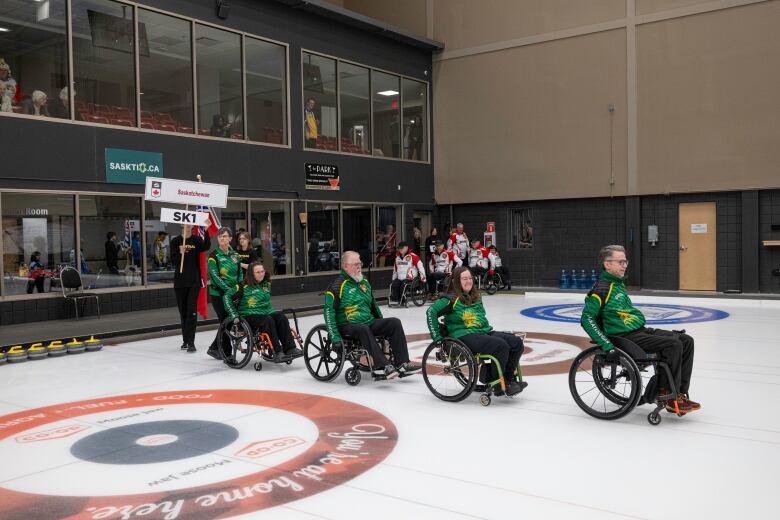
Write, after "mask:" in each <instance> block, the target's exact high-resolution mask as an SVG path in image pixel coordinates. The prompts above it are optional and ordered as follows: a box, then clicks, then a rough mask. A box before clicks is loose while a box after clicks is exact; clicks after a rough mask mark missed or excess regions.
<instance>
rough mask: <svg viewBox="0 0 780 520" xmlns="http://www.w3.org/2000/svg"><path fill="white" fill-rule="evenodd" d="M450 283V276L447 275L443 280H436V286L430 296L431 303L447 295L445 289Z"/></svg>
mask: <svg viewBox="0 0 780 520" xmlns="http://www.w3.org/2000/svg"><path fill="white" fill-rule="evenodd" d="M428 276H430V275H428ZM451 281H452V275H451V274H449V273H448V274H447V276H445V277H444V278H441V279H439V280H436V285H435V286H434V290H433V293H431V295H430V299H431V301H433V300H437V299H439V298H440V297H442V296H444V295H445V294H446V293H447V289H448V288H449V286H450V282H451Z"/></svg>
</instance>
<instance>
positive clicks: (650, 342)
mask: <svg viewBox="0 0 780 520" xmlns="http://www.w3.org/2000/svg"><path fill="white" fill-rule="evenodd" d="M623 337H624V338H626V339H629V340H631V341H633V342H634V343H636V344H637V345H639V347H640V348H641V349H642V350H644V351H645V352H649V353H651V354H655V353H657V354H658V355H659V357H660V358H661V359H662V360H663V361H665V362H666V363H667V364H668V365H669V370H671V372H672V377H673V378H674V386H675V387H677V391H678V392H679V393H681V394H687V393H688V388H689V387H690V386H691V372H692V371H693V338H692V337H690V336H689V335H687V334H679V333H677V332H672V331H670V330H662V329H651V328H649V327H642V328H641V329H638V330H635V331H632V332H629V333H628V334H624V335H623ZM666 379H667V378H666V374H665V373H664V372H663V371H659V375H658V384H659V385H660V386H661V387H663V388H669V383H668V381H667V380H666Z"/></svg>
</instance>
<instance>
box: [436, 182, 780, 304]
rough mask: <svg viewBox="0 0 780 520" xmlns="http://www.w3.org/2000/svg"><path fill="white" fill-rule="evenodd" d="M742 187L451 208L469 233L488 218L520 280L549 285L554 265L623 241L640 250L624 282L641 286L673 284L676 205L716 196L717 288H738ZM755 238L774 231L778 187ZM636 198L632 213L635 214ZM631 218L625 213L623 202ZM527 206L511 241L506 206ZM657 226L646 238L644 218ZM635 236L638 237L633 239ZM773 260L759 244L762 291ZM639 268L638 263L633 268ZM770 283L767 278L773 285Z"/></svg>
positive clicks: (590, 264)
mask: <svg viewBox="0 0 780 520" xmlns="http://www.w3.org/2000/svg"><path fill="white" fill-rule="evenodd" d="M741 200H742V198H741V192H720V193H697V194H678V195H652V196H643V197H634V198H631V199H626V198H624V197H616V198H612V199H610V198H596V199H581V200H558V201H529V202H504V203H493V204H465V205H457V206H454V208H453V215H454V219H453V220H454V221H455V222H463V224H464V225H465V228H466V232H467V233H468V234H469V236H470V237H473V236H475V234H476V235H478V236H480V237H481V236H482V231H483V230H484V228H485V223H486V222H488V221H495V222H496V226H497V232H498V243H499V245H500V246H502V247H503V250H504V253H503V257H504V259H505V261H506V263H508V264H509V266H510V269H511V271H512V276H513V281H514V282H515V283H516V284H517V285H521V286H556V285H558V280H559V278H560V274H561V269H567V270H568V269H576V270H577V272H579V270H580V269H586V272H588V273H589V272H590V269H592V268H594V267H596V266H595V263H596V262H595V257H596V254H597V252H598V250H599V248H600V247H601V246H603V245H605V244H622V245H624V246H626V247H627V249H628V251H629V252H631V251H632V250H633V251H635V252H634V254H633V256H636V252H637V251H638V252H641V254H640V257H641V258H640V259H639V261H638V262H637V261H636V259H634V260H635V261H634V262H633V263H632V264H631V265H629V269H628V276H629V283H631V281H632V280H641V286H642V287H644V288H647V289H667V290H677V289H678V287H679V284H678V279H679V273H678V268H679V237H678V235H679V232H678V208H679V204H681V203H685V202H710V201H711V202H715V203H716V207H717V210H716V211H717V223H716V227H717V237H716V239H717V290H718V291H727V290H740V289H741V282H742V247H743V246H742V227H741V226H742V207H741ZM761 201H762V202H761V211H762V217H761V218H762V224H761V226H762V239H764V240H766V239H767V238H772V237H777V238H780V231H777V232H774V234H771V233H770V231H769V227H770V223H769V221H770V220H771V218H774V219H775V223H776V224H780V191H766V192H762V199H761ZM636 205H638V206H639V216H638V218H637V217H636ZM627 207H629V208H630V210H631V211H632V212H633V215H634V216H633V217H632V219H633V222H636V221H638V222H639V223H640V225H639V229H635V227H634V224H632V225H629V224H627V221H626V208H627ZM513 208H518V209H519V208H530V209H531V211H532V219H533V226H534V241H535V243H534V247H533V248H532V249H510V248H509V247H508V246H509V245H510V240H511V237H510V236H509V218H510V211H511V209H513ZM439 219H440V224H446V223H447V222H449V220H450V219H449V206H444V207H442V208H441V211H440V212H439ZM651 224H656V225H657V226H658V232H659V241H658V244H657V245H656V246H650V244H649V243H648V242H647V226H648V225H651ZM635 240H637V241H638V243H635V242H634V241H635ZM772 263H774V264H776V265H775V267H780V248H778V249H774V250H772V249H769V248H764V251H762V266H763V267H762V268H761V269H762V273H761V275H762V282H761V287H762V289H761V290H762V291H768V292H769V291H774V292H777V291H778V285H780V283H779V280H778V279H777V277H772V275H771V269H769V268H767V267H765V265H769V264H772ZM637 269H638V271H637ZM772 284H774V285H772Z"/></svg>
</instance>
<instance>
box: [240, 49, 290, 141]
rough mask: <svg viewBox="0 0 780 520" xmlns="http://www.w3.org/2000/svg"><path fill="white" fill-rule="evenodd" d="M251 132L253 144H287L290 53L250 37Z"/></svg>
mask: <svg viewBox="0 0 780 520" xmlns="http://www.w3.org/2000/svg"><path fill="white" fill-rule="evenodd" d="M245 42H246V115H247V133H248V134H249V139H250V140H252V141H260V142H263V143H275V144H287V87H286V84H287V53H286V52H285V48H284V47H283V46H282V45H276V44H273V43H268V42H264V41H261V40H255V39H253V38H246V40H245Z"/></svg>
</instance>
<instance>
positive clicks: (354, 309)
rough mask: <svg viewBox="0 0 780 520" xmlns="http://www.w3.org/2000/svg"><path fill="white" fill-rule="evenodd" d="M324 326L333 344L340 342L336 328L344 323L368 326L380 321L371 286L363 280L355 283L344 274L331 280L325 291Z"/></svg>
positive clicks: (342, 272) (380, 315)
mask: <svg viewBox="0 0 780 520" xmlns="http://www.w3.org/2000/svg"><path fill="white" fill-rule="evenodd" d="M323 312H324V315H325V325H326V326H327V327H328V334H329V335H330V340H331V342H333V343H339V342H341V333H339V329H338V326H339V325H344V324H345V323H361V324H364V325H369V324H371V323H373V321H374V320H378V319H382V311H380V310H379V305H378V304H377V303H376V299H375V298H374V292H373V291H372V289H371V284H370V283H368V280H366V279H365V278H363V279H362V280H361V281H360V282H356V281H355V280H354V279H353V278H352V277H351V276H349V275H348V274H347V273H346V272H344V271H341V274H339V276H338V277H337V278H336V279H335V280H333V282H332V283H331V284H330V286H328V288H327V289H326V291H325V307H324V311H323Z"/></svg>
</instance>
